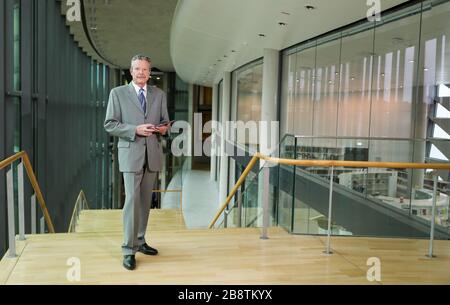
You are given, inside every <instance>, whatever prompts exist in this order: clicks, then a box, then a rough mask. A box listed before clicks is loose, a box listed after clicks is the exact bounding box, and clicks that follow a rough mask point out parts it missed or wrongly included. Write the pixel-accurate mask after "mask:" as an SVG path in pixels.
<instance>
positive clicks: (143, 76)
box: [130, 60, 151, 87]
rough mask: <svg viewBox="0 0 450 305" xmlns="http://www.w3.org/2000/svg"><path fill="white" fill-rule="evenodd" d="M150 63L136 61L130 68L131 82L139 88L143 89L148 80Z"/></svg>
mask: <svg viewBox="0 0 450 305" xmlns="http://www.w3.org/2000/svg"><path fill="white" fill-rule="evenodd" d="M150 69H151V66H150V63H149V62H148V61H146V60H136V61H134V62H133V66H132V67H131V70H130V72H131V76H133V82H134V83H135V84H136V85H138V86H139V87H144V86H145V85H146V84H147V82H148V80H149V78H150Z"/></svg>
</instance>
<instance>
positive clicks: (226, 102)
mask: <svg viewBox="0 0 450 305" xmlns="http://www.w3.org/2000/svg"><path fill="white" fill-rule="evenodd" d="M230 91H231V73H230V72H225V73H224V75H223V96H222V103H223V104H222V114H221V124H222V128H221V139H220V156H219V157H220V176H219V177H220V178H219V202H220V203H219V205H222V204H223V203H224V202H225V199H226V198H227V196H228V190H227V186H228V156H227V155H226V154H225V139H226V136H227V134H226V130H225V126H226V122H227V121H228V120H229V117H230V103H231V95H230Z"/></svg>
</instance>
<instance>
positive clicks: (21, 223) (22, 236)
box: [17, 162, 26, 240]
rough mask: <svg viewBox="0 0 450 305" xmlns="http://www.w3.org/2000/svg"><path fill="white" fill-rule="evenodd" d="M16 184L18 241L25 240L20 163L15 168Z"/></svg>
mask: <svg viewBox="0 0 450 305" xmlns="http://www.w3.org/2000/svg"><path fill="white" fill-rule="evenodd" d="M17 182H18V195H19V240H25V239H26V238H25V195H24V187H23V183H24V179H23V163H22V162H20V163H19V166H18V167H17Z"/></svg>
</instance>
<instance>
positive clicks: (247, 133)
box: [234, 63, 263, 151]
mask: <svg viewBox="0 0 450 305" xmlns="http://www.w3.org/2000/svg"><path fill="white" fill-rule="evenodd" d="M262 72H263V66H262V63H258V64H256V65H252V67H250V68H248V69H246V70H243V71H239V72H238V73H235V74H234V75H237V76H236V77H237V79H236V88H237V95H236V96H237V101H236V121H238V122H243V123H244V124H246V127H248V128H237V131H236V132H237V139H236V140H237V142H238V143H239V144H242V145H245V146H247V147H251V148H253V149H254V150H256V151H257V150H258V142H259V137H258V132H257V130H258V124H259V121H261V99H262Z"/></svg>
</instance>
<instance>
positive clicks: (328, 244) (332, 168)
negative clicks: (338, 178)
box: [324, 166, 334, 254]
mask: <svg viewBox="0 0 450 305" xmlns="http://www.w3.org/2000/svg"><path fill="white" fill-rule="evenodd" d="M333 177H334V166H332V167H331V170H330V194H329V200H328V233H327V248H326V250H325V251H324V253H325V254H333V252H332V251H331V213H332V210H333Z"/></svg>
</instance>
